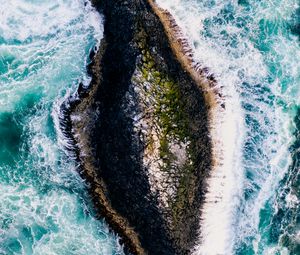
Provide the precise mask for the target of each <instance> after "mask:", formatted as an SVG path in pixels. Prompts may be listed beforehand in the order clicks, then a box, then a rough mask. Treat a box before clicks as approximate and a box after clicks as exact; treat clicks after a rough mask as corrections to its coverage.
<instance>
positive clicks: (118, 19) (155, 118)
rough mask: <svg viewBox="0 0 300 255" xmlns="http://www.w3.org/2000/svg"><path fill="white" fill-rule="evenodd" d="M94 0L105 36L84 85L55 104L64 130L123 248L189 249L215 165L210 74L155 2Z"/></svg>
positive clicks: (153, 250)
mask: <svg viewBox="0 0 300 255" xmlns="http://www.w3.org/2000/svg"><path fill="white" fill-rule="evenodd" d="M92 3H93V5H94V6H95V7H96V8H97V10H98V11H99V12H100V13H101V14H102V15H104V19H105V24H104V39H103V40H102V42H101V45H100V47H99V49H96V50H95V52H92V53H91V56H90V59H91V63H90V64H89V65H88V73H89V75H90V76H91V83H90V85H89V87H88V88H86V87H84V86H83V85H82V84H81V85H80V86H79V89H78V91H77V94H76V95H73V96H72V97H70V98H69V100H67V101H66V102H65V104H64V105H63V107H62V109H61V111H62V113H64V114H62V116H64V118H62V119H61V126H62V129H63V132H64V133H65V134H66V135H67V136H68V137H69V139H70V141H71V143H72V146H71V147H72V148H75V149H72V150H73V152H74V156H75V157H76V158H77V159H78V160H79V162H80V166H79V171H80V173H81V175H82V177H83V178H84V179H85V180H86V181H87V183H88V185H89V191H90V194H91V197H92V200H93V202H94V205H95V208H96V211H97V212H98V213H99V216H101V217H104V218H105V219H106V221H107V222H108V223H109V224H110V226H111V228H112V229H113V230H114V231H116V233H118V234H119V235H120V237H121V242H122V243H124V245H125V250H126V252H127V253H128V254H160V255H168V254H170V255H171V254H180V255H184V254H190V253H191V251H192V249H193V247H195V245H196V243H197V240H198V235H199V226H200V223H199V221H200V211H201V205H202V203H203V199H204V194H205V191H206V179H207V177H208V176H209V173H210V170H211V167H212V165H213V156H212V143H211V139H210V133H209V118H210V111H211V109H212V108H213V107H214V106H215V104H216V102H215V101H217V99H216V98H218V96H219V97H221V95H220V94H219V95H218V96H215V95H216V93H214V92H212V91H213V90H212V89H211V88H213V87H214V84H215V80H214V77H213V76H211V75H210V76H209V75H207V70H206V69H205V68H202V67H201V66H200V64H198V63H194V62H193V58H192V56H193V55H192V54H193V53H192V50H191V49H190V47H189V45H188V42H187V40H186V39H185V38H184V37H183V36H182V34H181V33H180V29H179V27H178V26H177V25H176V23H175V21H174V19H172V16H171V14H170V13H168V12H166V11H164V10H162V9H160V8H158V7H157V6H156V4H155V3H154V2H152V1H150V0H149V1H147V0H128V1H123V0H113V1H97V0H94V1H92ZM223 107H224V106H223Z"/></svg>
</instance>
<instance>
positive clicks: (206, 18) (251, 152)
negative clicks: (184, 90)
mask: <svg viewBox="0 0 300 255" xmlns="http://www.w3.org/2000/svg"><path fill="white" fill-rule="evenodd" d="M156 2H157V3H158V5H159V6H161V7H162V8H165V9H168V10H169V11H170V12H171V13H172V14H173V15H174V17H175V19H176V21H177V22H178V24H179V25H180V26H181V28H182V30H183V32H184V34H185V35H186V37H187V38H188V40H189V42H190V45H191V46H192V47H193V49H194V52H195V60H196V61H199V62H201V63H202V64H203V66H206V67H208V68H209V70H210V72H211V73H213V74H214V75H215V77H216V79H217V81H218V84H219V85H220V87H223V89H222V93H223V94H224V95H225V99H224V100H225V103H226V110H225V112H224V116H223V118H222V119H220V123H219V124H218V126H217V127H216V128H217V129H218V130H219V132H217V134H215V136H214V137H213V139H217V140H220V141H221V144H222V146H223V147H224V148H223V152H224V155H223V156H224V160H223V164H222V166H221V169H220V170H221V171H222V172H223V176H222V178H223V180H222V182H220V183H219V186H216V185H211V186H210V191H209V193H208V195H207V199H206V204H205V205H204V208H203V211H202V212H199V215H201V225H200V226H199V232H200V237H199V245H198V246H197V247H196V249H195V251H194V253H195V254H203V255H216V254H226V255H227V254H228V255H230V254H239V255H252V254H257V255H258V254H259V255H260V254H262V255H263V254H266V255H267V254H270V255H273V254H274V255H288V254H290V255H297V254H300V209H299V201H300V200H299V199H300V174H299V167H300V164H299V159H300V154H299V148H300V133H299V132H300V110H299V109H300V107H299V106H300V37H299V36H300V33H299V32H300V31H299V28H300V25H299V24H300V15H299V13H300V9H299V8H300V6H299V5H300V2H299V1H298V0H260V1H258V0H256V1H248V0H201V1H200V0H156ZM228 127H230V128H228ZM212 175H213V174H212ZM212 178H213V177H212ZM212 181H214V180H213V179H212ZM214 183H216V182H214ZM218 190H219V193H218V192H217V191H218ZM218 195H220V197H221V199H217V197H218ZM212 198H216V200H215V201H216V203H214V201H212V202H211V201H209V200H211V199H212Z"/></svg>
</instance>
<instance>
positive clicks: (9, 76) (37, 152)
mask: <svg viewBox="0 0 300 255" xmlns="http://www.w3.org/2000/svg"><path fill="white" fill-rule="evenodd" d="M0 6H1V7H0V19H1V22H0V254H3V255H12V254H24V255H25V254H26V255H31V254H36V255H37V254H41V255H46V254H48V255H50V254H53V255H54V254H58V255H63V254H65V255H71V254H74V255H78V254H84V255H85V254H103V255H108V254H109V255H110V254H123V253H122V248H121V247H120V246H119V244H118V240H117V238H116V236H114V235H112V234H111V233H109V230H108V227H107V225H106V224H105V223H104V222H102V221H99V220H96V219H95V217H94V216H93V211H92V210H91V205H90V202H89V200H88V198H87V194H86V191H85V190H86V189H85V187H84V183H83V182H82V180H81V179H80V177H79V176H78V174H77V172H76V163H75V162H74V161H73V160H72V158H70V157H69V156H68V154H66V152H65V150H64V143H65V142H64V140H63V136H62V135H60V133H59V129H58V115H57V113H58V109H59V106H60V104H61V102H62V101H63V99H64V97H65V96H67V95H68V94H70V93H72V92H73V91H75V89H76V86H77V84H78V81H79V80H86V79H87V77H86V76H87V74H86V69H85V68H86V62H87V56H88V53H89V51H90V49H91V48H92V47H94V46H95V45H96V44H98V43H99V40H100V39H101V37H102V27H101V17H100V16H99V15H98V14H97V13H96V12H94V11H93V10H92V8H91V7H90V5H89V4H88V3H85V1H83V0H72V1H71V0H51V1H50V0H43V1H41V0H10V1H4V0H0Z"/></svg>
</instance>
